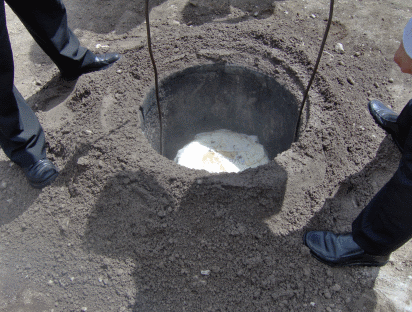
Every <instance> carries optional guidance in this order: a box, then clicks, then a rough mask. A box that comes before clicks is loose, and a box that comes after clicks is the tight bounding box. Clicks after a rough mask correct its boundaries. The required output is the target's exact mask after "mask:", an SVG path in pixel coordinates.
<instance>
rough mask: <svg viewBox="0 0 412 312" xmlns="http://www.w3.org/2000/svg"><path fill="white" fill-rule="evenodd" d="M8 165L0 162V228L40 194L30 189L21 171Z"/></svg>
mask: <svg viewBox="0 0 412 312" xmlns="http://www.w3.org/2000/svg"><path fill="white" fill-rule="evenodd" d="M10 164H11V162H9V161H0V226H2V225H5V224H8V223H10V222H12V221H13V220H14V219H16V218H18V217H19V216H20V215H22V214H23V213H24V212H25V211H26V210H27V209H28V208H29V207H30V206H31V205H32V204H33V202H34V201H35V200H36V198H37V197H38V196H39V194H40V191H39V190H36V189H33V188H32V187H30V185H29V184H28V182H27V181H26V178H25V177H24V174H23V171H22V170H20V169H19V168H18V166H17V165H11V166H10ZM15 180H21V181H22V183H16V182H15ZM22 230H23V231H24V229H22Z"/></svg>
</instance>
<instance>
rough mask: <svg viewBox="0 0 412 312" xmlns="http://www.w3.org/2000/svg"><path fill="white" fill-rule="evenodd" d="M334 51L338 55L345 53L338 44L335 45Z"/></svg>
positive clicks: (340, 44)
mask: <svg viewBox="0 0 412 312" xmlns="http://www.w3.org/2000/svg"><path fill="white" fill-rule="evenodd" d="M335 51H336V52H338V53H340V54H343V53H344V52H345V49H344V48H343V44H342V43H339V42H338V43H337V44H335Z"/></svg>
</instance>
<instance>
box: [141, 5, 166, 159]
mask: <svg viewBox="0 0 412 312" xmlns="http://www.w3.org/2000/svg"><path fill="white" fill-rule="evenodd" d="M145 13H146V31H147V45H148V48H149V54H150V59H151V60H152V64H153V70H154V75H155V93H156V101H157V111H158V114H159V125H160V129H159V130H160V155H162V156H163V123H162V111H161V109H160V100H159V78H158V75H157V67H156V62H155V59H154V57H153V51H152V39H151V37H150V21H149V0H146V9H145Z"/></svg>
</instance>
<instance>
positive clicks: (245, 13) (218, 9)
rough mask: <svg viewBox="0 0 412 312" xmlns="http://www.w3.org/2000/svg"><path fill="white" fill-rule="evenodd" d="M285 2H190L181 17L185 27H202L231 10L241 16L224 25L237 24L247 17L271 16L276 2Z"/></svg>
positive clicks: (218, 0)
mask: <svg viewBox="0 0 412 312" xmlns="http://www.w3.org/2000/svg"><path fill="white" fill-rule="evenodd" d="M278 1H285V0H275V1H273V0H263V1H251V0H224V1H220V0H206V1H200V0H191V1H188V2H187V4H186V6H185V8H184V9H183V12H182V15H183V20H184V23H185V24H187V25H195V26H198V25H202V24H205V23H209V22H212V21H213V20H215V19H217V18H219V19H222V18H225V17H226V16H227V15H229V14H230V13H231V9H232V8H234V9H235V10H236V9H237V10H241V11H242V15H241V16H239V17H236V18H232V19H228V20H225V22H226V23H237V22H240V21H242V20H244V19H247V18H248V17H249V16H253V17H255V18H267V17H268V16H270V15H272V14H273V9H274V7H275V4H276V2H278Z"/></svg>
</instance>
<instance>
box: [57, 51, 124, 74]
mask: <svg viewBox="0 0 412 312" xmlns="http://www.w3.org/2000/svg"><path fill="white" fill-rule="evenodd" d="M120 58H121V55H120V54H119V53H106V54H97V55H96V57H95V59H94V62H93V63H91V64H89V65H86V66H84V67H82V68H80V69H78V70H76V71H74V72H62V73H61V76H62V77H63V79H65V80H75V79H77V78H78V77H79V76H81V75H83V74H87V73H91V72H95V71H99V70H103V69H107V68H109V67H110V66H112V65H113V63H114V62H116V61H118V60H120Z"/></svg>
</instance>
